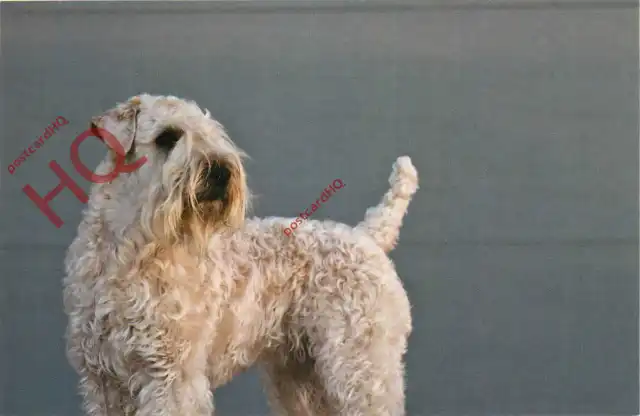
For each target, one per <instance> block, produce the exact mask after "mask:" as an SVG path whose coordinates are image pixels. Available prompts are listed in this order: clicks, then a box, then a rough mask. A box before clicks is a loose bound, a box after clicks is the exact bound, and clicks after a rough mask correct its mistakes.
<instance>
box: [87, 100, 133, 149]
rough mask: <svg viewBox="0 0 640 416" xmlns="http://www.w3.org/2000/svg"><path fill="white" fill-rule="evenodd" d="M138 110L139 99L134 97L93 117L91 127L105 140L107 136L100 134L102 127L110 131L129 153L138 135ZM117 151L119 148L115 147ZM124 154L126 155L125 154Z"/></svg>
mask: <svg viewBox="0 0 640 416" xmlns="http://www.w3.org/2000/svg"><path fill="white" fill-rule="evenodd" d="M138 111H139V101H138V100H135V99H132V100H130V101H129V102H127V103H124V104H120V105H119V106H117V107H116V108H113V109H111V110H108V111H107V112H105V113H104V114H102V115H99V116H95V117H92V118H91V129H93V130H95V131H96V134H97V135H98V136H99V137H101V138H102V139H103V140H104V139H105V137H102V136H101V135H100V129H104V130H106V131H108V132H109V133H110V134H111V135H113V136H114V137H115V138H116V140H117V141H118V143H119V144H120V145H121V146H122V148H123V149H124V153H125V154H127V153H129V151H130V150H131V148H132V147H133V143H134V139H135V137H136V131H137V129H138ZM106 144H107V146H109V147H111V145H110V144H109V141H106ZM112 150H114V151H116V150H118V149H113V148H112ZM123 156H124V155H123Z"/></svg>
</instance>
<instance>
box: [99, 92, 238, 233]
mask: <svg viewBox="0 0 640 416" xmlns="http://www.w3.org/2000/svg"><path fill="white" fill-rule="evenodd" d="M91 128H92V129H93V131H94V132H95V133H96V135H98V136H99V137H101V138H103V139H104V141H105V142H106V144H107V146H109V147H110V152H109V156H108V157H107V158H106V159H105V160H104V161H103V163H102V164H101V166H100V167H99V169H98V171H97V172H96V173H98V174H103V175H104V174H108V173H109V172H113V171H114V170H118V171H120V172H121V173H120V174H119V175H118V176H117V177H115V178H113V179H111V180H110V181H108V182H107V183H105V184H103V187H104V188H103V189H104V190H105V193H106V194H108V195H109V198H110V199H111V200H113V199H116V201H113V202H114V203H115V208H114V209H113V211H117V212H112V215H115V216H125V217H126V216H131V215H135V218H136V219H138V220H140V221H141V222H142V224H141V225H142V226H143V227H147V228H148V229H149V231H151V232H154V233H158V232H161V233H165V234H168V235H171V236H173V237H178V236H180V235H182V234H184V233H185V232H186V233H188V232H194V231H196V232H202V231H204V230H210V229H220V228H225V227H226V228H235V227H238V226H240V225H241V224H242V223H243V222H244V219H245V215H246V210H247V207H248V203H249V198H250V192H249V190H248V188H247V183H246V176H245V172H244V168H243V165H242V159H243V158H244V157H245V156H246V155H245V154H244V152H242V150H240V149H239V148H238V147H236V145H235V144H234V143H233V142H232V141H231V139H230V138H229V137H228V136H227V134H226V132H225V130H224V128H223V127H222V125H221V124H220V123H218V122H217V121H215V120H214V119H212V118H211V116H210V114H209V112H208V111H202V110H201V109H200V108H199V107H198V106H197V105H196V104H195V103H194V102H191V101H186V100H182V99H179V98H176V97H172V96H152V95H147V94H142V95H139V96H135V97H132V98H130V99H129V100H128V101H127V102H124V103H120V104H118V105H117V106H116V107H115V108H112V109H110V110H108V111H106V112H105V113H104V114H102V115H100V116H96V117H93V118H92V120H91ZM127 166H130V167H127ZM122 172H125V173H122ZM127 210H129V211H131V210H133V211H139V212H136V213H133V212H126V211H127ZM114 220H117V218H114Z"/></svg>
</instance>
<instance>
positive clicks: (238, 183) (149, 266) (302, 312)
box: [64, 94, 417, 416]
mask: <svg viewBox="0 0 640 416" xmlns="http://www.w3.org/2000/svg"><path fill="white" fill-rule="evenodd" d="M92 122H93V125H94V127H95V128H101V129H105V130H107V131H109V132H111V133H112V134H113V135H114V136H115V138H116V139H117V142H118V146H116V147H120V146H121V147H122V149H124V151H125V152H126V161H127V163H134V162H135V161H139V160H141V158H146V159H142V160H144V161H145V162H144V163H143V164H142V165H141V166H140V167H139V168H138V169H135V170H132V171H131V172H129V173H121V174H120V175H119V176H117V177H115V178H112V180H111V181H109V182H104V183H99V184H94V185H93V187H92V190H91V196H90V200H89V204H88V207H87V209H86V211H85V213H84V218H83V220H82V223H81V224H80V226H79V228H78V235H77V237H76V239H75V240H74V242H73V243H72V244H71V246H70V248H69V251H68V254H67V258H66V262H65V266H66V272H67V277H66V278H65V280H64V299H65V310H66V313H67V314H68V318H69V322H68V329H67V338H68V357H69V360H70V362H71V364H72V365H73V367H74V369H75V370H76V371H77V372H78V374H79V376H80V384H79V385H80V392H81V394H82V396H83V399H84V408H85V410H86V413H87V414H89V415H93V416H98V415H100V416H115V415H136V416H152V415H167V416H168V415H171V416H195V415H211V414H212V413H213V400H212V394H211V391H212V390H213V389H215V388H216V387H218V386H220V385H222V384H224V383H226V382H228V381H229V380H230V379H231V378H232V377H233V376H234V375H235V374H237V373H238V372H240V371H242V370H244V369H246V368H248V367H249V366H251V365H253V364H254V363H257V364H258V365H260V366H261V368H262V370H263V371H264V374H265V379H266V381H267V382H266V386H267V391H268V394H269V399H270V400H269V401H270V404H271V405H272V406H273V409H274V411H275V412H277V413H278V414H283V415H296V416H298V415H343V416H365V415H366V416H373V415H380V416H382V415H393V416H400V415H404V412H405V405H404V401H405V400H404V365H403V354H404V353H405V350H406V342H407V337H408V335H409V333H410V330H411V316H410V310H409V309H410V307H409V301H408V299H407V296H406V293H405V290H404V289H403V286H402V283H401V281H400V279H399V278H398V276H397V275H396V271H395V268H394V266H393V263H392V262H391V260H390V259H389V258H388V257H387V255H386V252H388V251H390V250H391V249H392V248H393V247H394V245H395V242H396V240H397V237H398V234H399V229H400V226H401V222H402V218H403V216H404V214H405V212H406V210H407V207H408V204H409V200H410V198H411V196H412V195H413V194H414V192H415V191H416V189H417V173H416V171H415V169H414V168H413V166H412V165H411V162H410V160H409V158H408V157H402V158H399V159H398V161H397V162H396V165H395V166H394V172H393V174H392V177H391V179H390V183H391V189H390V190H389V191H388V192H387V194H386V195H385V196H384V198H383V200H382V202H381V203H380V205H379V206H377V207H374V208H372V209H370V210H369V211H368V212H367V215H366V218H365V220H364V221H363V222H362V223H361V224H359V225H358V226H357V227H355V228H352V227H350V226H347V225H344V224H338V223H335V222H330V221H323V222H321V221H313V220H310V221H307V222H305V223H304V224H302V225H301V226H300V227H299V228H298V229H297V230H296V232H295V233H294V234H293V235H292V236H290V237H287V236H285V234H284V233H283V229H284V228H285V227H287V226H288V225H289V224H290V223H291V221H292V219H284V218H267V219H251V220H247V219H245V212H246V209H247V205H248V201H249V198H250V192H249V190H248V188H247V185H246V177H245V172H244V168H243V165H242V157H243V152H242V151H241V150H239V149H238V148H237V147H236V146H235V145H234V143H233V142H232V141H231V140H230V139H229V137H228V136H227V134H226V133H225V132H224V130H223V128H222V126H221V125H220V124H219V123H217V122H216V121H215V120H213V119H212V118H211V117H210V116H209V113H208V112H203V111H202V110H201V109H200V108H199V107H198V106H197V105H196V104H195V103H193V102H189V101H184V100H180V99H178V98H175V97H170V96H169V97H159V96H150V95H146V94H145V95H140V96H136V97H133V98H131V99H129V100H128V101H127V102H125V103H122V104H119V105H118V106H117V107H116V108H114V109H112V110H109V111H108V112H106V113H105V114H104V115H102V116H99V117H95V118H94V119H93V121H92ZM112 148H113V146H112ZM119 157H120V158H123V157H124V156H118V154H117V153H116V152H114V151H111V152H110V155H109V156H108V157H107V158H106V159H105V160H104V161H103V162H102V163H101V164H100V166H99V168H98V170H97V173H98V174H103V175H104V174H108V173H109V172H112V171H113V170H114V168H116V167H117V166H118V164H120V163H121V162H122V160H121V159H118V158H119ZM120 166H122V165H120Z"/></svg>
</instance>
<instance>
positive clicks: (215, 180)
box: [198, 163, 231, 201]
mask: <svg viewBox="0 0 640 416" xmlns="http://www.w3.org/2000/svg"><path fill="white" fill-rule="evenodd" d="M230 178H231V172H230V171H229V169H228V168H227V167H226V166H224V165H220V164H218V163H214V164H213V165H212V166H211V167H209V169H208V171H207V172H206V173H205V181H204V189H203V190H202V191H200V193H199V194H198V199H199V200H200V201H223V200H224V199H225V198H226V196H227V186H228V185H229V179H230Z"/></svg>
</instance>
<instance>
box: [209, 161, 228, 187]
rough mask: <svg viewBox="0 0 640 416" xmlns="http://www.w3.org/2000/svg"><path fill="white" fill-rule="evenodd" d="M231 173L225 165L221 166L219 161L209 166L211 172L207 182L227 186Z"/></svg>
mask: <svg viewBox="0 0 640 416" xmlns="http://www.w3.org/2000/svg"><path fill="white" fill-rule="evenodd" d="M230 176H231V173H230V172H229V169H227V168H226V167H225V166H220V165H219V164H218V163H214V165H213V166H212V167H211V168H209V174H208V175H207V182H208V183H209V184H211V185H213V184H216V185H218V186H223V187H226V186H227V184H228V183H229V177H230Z"/></svg>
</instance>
